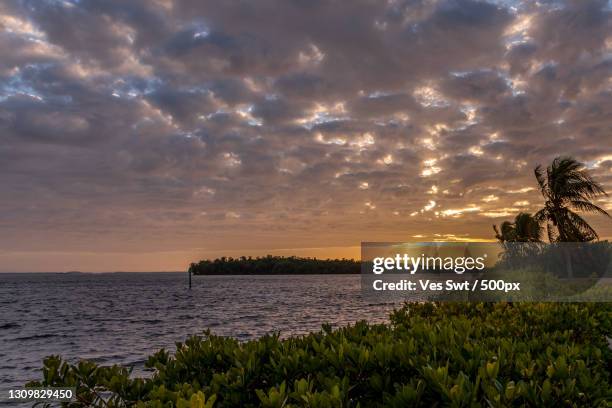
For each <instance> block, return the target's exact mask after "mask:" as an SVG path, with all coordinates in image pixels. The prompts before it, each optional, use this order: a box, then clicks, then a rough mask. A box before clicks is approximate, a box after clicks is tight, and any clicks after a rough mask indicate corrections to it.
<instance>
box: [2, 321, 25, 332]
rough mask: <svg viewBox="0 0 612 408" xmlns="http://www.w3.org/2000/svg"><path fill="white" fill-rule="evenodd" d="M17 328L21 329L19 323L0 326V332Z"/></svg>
mask: <svg viewBox="0 0 612 408" xmlns="http://www.w3.org/2000/svg"><path fill="white" fill-rule="evenodd" d="M19 327H21V326H20V325H19V323H15V322H10V323H4V324H0V330H6V329H17V328H19Z"/></svg>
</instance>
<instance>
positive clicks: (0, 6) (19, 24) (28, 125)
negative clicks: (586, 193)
mask: <svg viewBox="0 0 612 408" xmlns="http://www.w3.org/2000/svg"><path fill="white" fill-rule="evenodd" d="M611 12H612V6H611V4H610V2H606V1H590V0H584V1H567V2H563V1H546V0H541V1H522V2H520V1H497V2H478V1H471V0H456V1H446V0H439V1H435V0H433V1H419V0H404V1H402V0H388V1H370V0H367V1H366V0H352V1H350V2H347V1H340V0H338V1H333V0H282V1H281V0H277V1H271V0H261V1H246V0H224V1H218V0H210V1H209V0H130V1H124V0H108V1H102V0H91V1H90V0H31V1H30V0H20V1H19V0H4V1H2V2H0V56H1V57H0V197H1V198H0V271H5V272H9V271H13V272H19V271H66V270H83V271H119V270H121V271H158V270H185V268H186V267H187V265H188V264H189V262H192V261H196V260H199V259H202V258H213V257H217V256H224V255H225V256H239V255H264V254H268V253H269V254H279V255H299V256H317V257H323V258H326V257H336V256H337V257H342V256H346V257H355V258H358V257H359V245H360V242H362V241H434V240H436V241H439V240H450V241H453V240H476V241H482V240H491V239H493V238H494V233H493V229H492V225H493V224H499V223H501V222H502V221H504V220H507V219H512V218H513V217H514V216H515V215H516V214H518V213H519V212H521V211H526V212H535V211H537V210H538V208H540V207H541V205H542V202H543V201H542V198H541V195H540V193H539V191H538V190H537V188H536V187H537V185H536V181H535V178H534V176H533V169H534V167H535V166H536V165H537V164H540V163H541V164H544V165H546V164H549V163H550V162H551V160H552V159H553V158H554V157H555V156H558V155H571V156H573V157H575V158H576V159H578V160H580V161H581V162H583V163H585V164H586V166H587V167H588V169H589V170H590V171H591V173H592V175H593V176H594V177H595V178H596V179H597V180H598V181H600V182H601V183H602V184H603V186H604V187H605V188H606V190H607V191H609V192H612V79H611V78H612V19H611V18H610V14H611ZM596 204H598V205H600V206H601V207H603V208H605V209H607V210H612V199H611V198H610V197H602V198H600V199H598V201H597V202H596ZM586 218H587V219H588V220H589V222H591V223H592V225H593V226H594V227H595V228H596V230H597V231H598V232H599V233H600V236H602V237H603V238H610V237H612V225H611V224H612V223H611V222H610V220H609V219H608V220H606V219H604V218H601V217H594V216H587V217H586Z"/></svg>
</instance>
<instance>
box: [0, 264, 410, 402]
mask: <svg viewBox="0 0 612 408" xmlns="http://www.w3.org/2000/svg"><path fill="white" fill-rule="evenodd" d="M360 285H361V283H360V276H359V275H259V276H194V277H193V278H192V288H191V289H189V287H188V277H187V274H186V273H159V272H155V273H146V272H141V273H124V272H117V273H3V274H0V400H4V399H5V398H6V397H7V395H5V394H7V393H8V390H9V389H12V388H17V387H22V386H23V385H24V384H25V383H26V382H28V381H30V380H40V379H41V378H42V374H41V367H42V362H43V359H44V358H45V357H46V356H50V355H60V356H61V357H63V358H64V359H66V360H68V361H70V362H77V361H79V360H80V359H87V360H91V361H95V362H97V363H99V364H103V365H110V364H122V365H126V366H131V367H133V369H134V371H133V375H135V376H138V375H143V376H146V375H150V372H147V371H146V370H145V369H144V362H145V361H146V359H147V357H148V356H149V355H151V354H152V353H154V352H156V351H158V350H160V349H162V348H165V349H167V350H173V349H175V347H176V346H175V343H176V342H180V341H184V340H185V339H186V338H187V337H188V336H190V335H198V334H202V333H203V332H204V331H205V330H210V331H211V332H212V333H213V334H215V335H221V336H230V337H233V338H236V339H238V340H241V341H247V340H251V339H256V338H258V337H260V336H262V335H264V334H268V333H273V332H279V333H280V335H281V337H288V336H299V335H303V334H306V333H309V332H312V331H318V330H320V329H321V325H322V324H324V323H329V324H331V325H332V326H334V327H338V326H343V325H347V324H351V323H354V322H356V321H359V320H367V321H369V322H372V323H382V322H386V321H388V316H389V313H390V312H391V311H392V310H393V309H394V308H396V307H398V306H399V304H398V303H393V302H372V299H366V297H364V296H363V294H362V291H361V287H360ZM3 404H5V403H3Z"/></svg>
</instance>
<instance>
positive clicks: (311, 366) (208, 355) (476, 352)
mask: <svg viewBox="0 0 612 408" xmlns="http://www.w3.org/2000/svg"><path fill="white" fill-rule="evenodd" d="M611 317H612V308H611V305H610V304H552V303H548V304H526V303H522V304H510V303H425V304H411V305H408V306H406V307H404V308H402V309H400V310H396V311H395V312H394V313H393V314H392V315H391V323H390V324H387V325H369V324H367V323H365V322H360V323H357V324H355V325H352V326H349V327H344V328H340V329H337V330H332V329H331V327H329V326H323V329H322V330H321V331H320V332H318V333H312V334H309V335H306V336H302V337H294V338H288V339H285V340H281V339H280V338H279V337H278V335H269V336H264V337H262V338H260V339H258V340H254V341H249V342H244V343H240V342H238V341H236V340H234V339H231V338H223V337H218V336H214V335H211V334H210V333H205V334H204V336H201V337H198V336H194V337H191V338H189V339H187V340H186V341H185V343H178V344H177V348H176V351H175V353H174V354H173V355H171V354H170V353H168V352H167V351H164V350H161V351H159V352H157V353H156V354H154V355H153V356H151V357H150V358H149V360H148V362H147V366H148V367H150V368H152V369H154V374H153V376H152V377H151V378H149V379H140V378H130V371H129V370H128V369H126V368H123V367H118V366H112V367H102V366H97V365H95V364H93V363H89V362H80V363H78V364H76V365H71V364H68V363H66V362H64V361H62V360H61V359H59V358H58V357H49V358H47V359H46V360H45V362H44V368H43V380H42V381H40V382H32V383H30V384H28V385H30V386H34V385H35V386H74V387H76V388H77V394H78V400H77V401H74V402H71V403H67V404H65V406H70V407H83V406H99V407H102V406H104V407H119V406H137V407H200V408H209V407H212V406H214V407H255V406H262V407H380V406H388V407H409V406H422V407H432V406H449V407H481V406H482V407H507V406H538V407H539V406H545V407H546V406H548V407H552V406H555V407H604V406H608V403H609V402H610V401H611V398H612V391H611V386H610V384H611V376H610V373H611V365H612V358H611V357H612V355H611V353H610V349H609V347H608V343H607V336H611V332H612V318H611Z"/></svg>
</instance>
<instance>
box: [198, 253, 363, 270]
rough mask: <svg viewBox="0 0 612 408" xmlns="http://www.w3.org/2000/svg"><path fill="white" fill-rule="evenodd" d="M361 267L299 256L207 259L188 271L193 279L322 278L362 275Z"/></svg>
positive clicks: (340, 261)
mask: <svg viewBox="0 0 612 408" xmlns="http://www.w3.org/2000/svg"><path fill="white" fill-rule="evenodd" d="M360 268H361V264H360V262H359V261H355V260H354V259H345V258H342V259H316V258H301V257H297V256H290V257H283V256H272V255H267V256H263V257H255V258H253V257H250V256H249V257H245V256H242V257H240V258H231V257H222V258H217V259H215V260H212V261H211V260H208V259H204V260H202V261H200V262H198V263H192V264H191V265H190V266H189V271H190V272H191V273H193V274H194V275H283V274H288V273H290V274H295V275H302V274H303V275H319V274H351V273H359V272H360Z"/></svg>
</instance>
